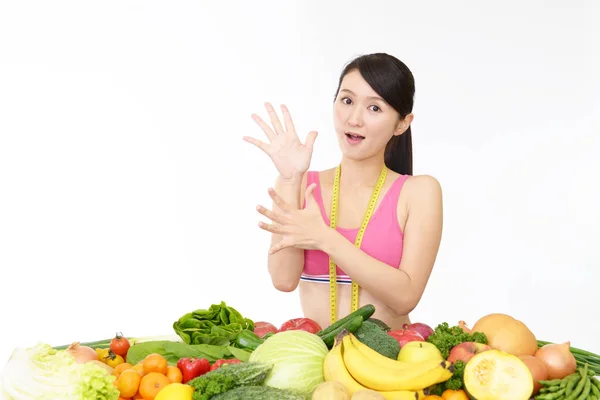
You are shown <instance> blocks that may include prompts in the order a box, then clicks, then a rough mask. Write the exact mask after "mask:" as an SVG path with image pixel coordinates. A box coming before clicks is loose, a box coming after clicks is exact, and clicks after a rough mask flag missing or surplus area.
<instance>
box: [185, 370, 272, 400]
mask: <svg viewBox="0 0 600 400" xmlns="http://www.w3.org/2000/svg"><path fill="white" fill-rule="evenodd" d="M272 369H273V365H272V364H263V363H241V364H232V365H228V366H225V367H221V368H219V369H216V370H214V371H210V372H208V373H206V374H204V375H200V376H199V377H197V378H194V379H192V380H191V381H189V382H188V383H187V384H188V385H190V386H191V387H193V388H194V393H193V394H192V398H193V399H194V400H209V399H211V398H212V397H213V396H216V395H218V394H221V393H225V392H227V391H228V390H231V389H234V388H236V387H240V386H255V385H261V384H262V383H263V381H264V380H265V378H266V377H267V375H268V374H269V373H270V372H271V370H272Z"/></svg>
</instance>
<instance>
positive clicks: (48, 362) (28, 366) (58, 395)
mask: <svg viewBox="0 0 600 400" xmlns="http://www.w3.org/2000/svg"><path fill="white" fill-rule="evenodd" d="M114 380H115V377H114V376H112V375H110V374H109V373H108V372H107V371H106V369H105V368H102V367H101V366H99V365H97V364H96V363H93V362H90V363H85V364H78V363H76V362H75V359H74V358H73V356H71V354H69V353H68V352H67V351H65V350H55V349H53V348H52V347H50V345H48V344H43V343H40V344H37V345H36V346H34V347H31V348H27V349H24V348H17V349H15V351H14V352H13V354H12V355H11V357H10V359H9V360H8V363H7V364H6V366H5V367H4V369H3V371H2V376H1V379H0V385H1V392H0V393H1V394H2V396H3V397H2V398H3V399H5V400H22V399H35V400H51V399H52V400H56V399H64V400H117V399H118V398H119V391H118V390H117V388H116V387H115V386H114V385H113V382H114Z"/></svg>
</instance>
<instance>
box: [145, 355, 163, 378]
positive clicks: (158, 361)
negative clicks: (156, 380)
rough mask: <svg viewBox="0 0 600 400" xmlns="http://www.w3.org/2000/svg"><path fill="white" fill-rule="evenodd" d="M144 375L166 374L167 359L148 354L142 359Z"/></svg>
mask: <svg viewBox="0 0 600 400" xmlns="http://www.w3.org/2000/svg"><path fill="white" fill-rule="evenodd" d="M143 366H144V374H148V373H150V372H158V373H159V374H163V375H166V374H167V359H166V358H164V357H163V356H161V355H160V354H157V353H152V354H148V355H147V356H146V358H144V363H143Z"/></svg>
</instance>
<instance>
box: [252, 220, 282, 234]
mask: <svg viewBox="0 0 600 400" xmlns="http://www.w3.org/2000/svg"><path fill="white" fill-rule="evenodd" d="M258 227H259V228H260V229H262V230H265V231H267V232H271V233H276V234H280V235H281V234H283V233H284V232H283V226H282V225H279V224H267V223H266V222H263V221H259V222H258Z"/></svg>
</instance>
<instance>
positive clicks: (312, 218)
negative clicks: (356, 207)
mask: <svg viewBox="0 0 600 400" xmlns="http://www.w3.org/2000/svg"><path fill="white" fill-rule="evenodd" d="M315 186H316V184H315V183H313V184H311V185H309V186H308V187H307V188H306V192H305V198H306V208H304V209H301V210H298V209H296V208H295V207H292V206H290V205H289V204H288V203H286V202H285V200H283V198H281V196H279V195H278V194H277V192H275V190H273V189H269V196H270V197H271V199H273V202H274V203H275V205H276V206H277V208H278V209H274V210H269V209H267V208H265V207H263V206H260V205H259V206H258V207H257V208H256V209H257V211H258V212H259V213H261V214H262V215H264V216H265V217H267V218H269V219H270V220H271V221H272V223H270V224H268V223H265V222H262V221H261V222H259V225H258V226H259V227H260V228H261V229H264V230H265V231H267V232H271V233H274V234H277V235H281V236H282V239H281V241H279V242H277V243H276V244H275V245H273V247H272V248H271V249H270V250H269V253H270V254H274V253H276V252H278V251H280V250H283V249H285V248H287V247H295V248H299V249H307V250H319V249H320V246H321V245H322V243H323V240H324V238H325V237H326V235H327V232H328V231H329V229H330V228H329V226H327V225H326V224H325V222H324V221H323V217H322V216H321V210H320V208H319V205H318V204H317V201H316V200H315V198H314V193H313V192H314V189H315Z"/></svg>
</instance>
